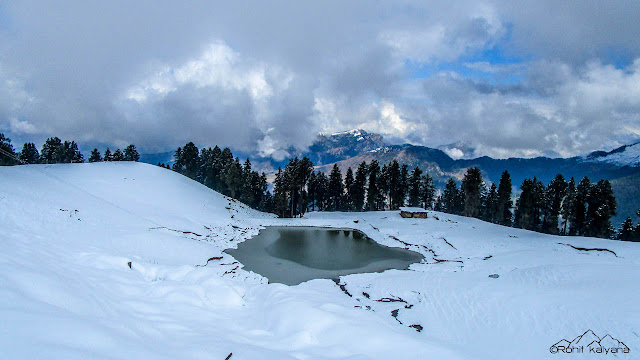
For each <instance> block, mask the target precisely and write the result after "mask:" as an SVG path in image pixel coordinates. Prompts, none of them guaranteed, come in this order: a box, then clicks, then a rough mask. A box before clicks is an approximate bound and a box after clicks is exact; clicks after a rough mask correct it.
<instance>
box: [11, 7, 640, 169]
mask: <svg viewBox="0 0 640 360" xmlns="http://www.w3.org/2000/svg"><path fill="white" fill-rule="evenodd" d="M516 3H517V4H516ZM638 17H640V2H638V1H635V0H628V1H625V0H608V1H602V0H581V1H557V0H524V1H518V2H514V1H502V0H494V1H484V0H479V1H476V0H474V1H470V0H460V1H455V2H452V1H448V0H447V1H445V0H434V1H431V0H426V1H425V0H418V1H412V0H400V1H393V2H385V1H356V0H354V1H332V0H327V1H313V2H311V1H264V0H262V1H224V2H217V1H211V0H205V1H199V0H194V1H188V2H175V1H166V0H153V1H151V0H148V1H147V0H141V1H130V0H129V1H121V0H111V1H92V0H87V1H67V0H59V1H35V0H20V1H0V132H3V133H5V135H7V136H8V137H10V138H12V140H13V143H14V145H16V144H18V145H20V144H22V143H23V142H27V141H29V142H35V143H36V144H37V145H39V144H41V143H42V142H43V141H44V140H45V139H46V138H47V137H50V136H58V137H60V138H62V139H69V140H76V141H77V142H79V143H80V144H81V145H82V146H83V147H93V146H98V147H106V146H111V147H124V146H126V145H127V144H130V143H133V144H136V146H137V147H138V148H140V149H141V150H142V151H143V152H148V153H152V152H162V151H168V150H172V149H175V148H176V147H177V146H180V145H183V144H185V143H186V142H188V141H193V142H195V143H196V144H197V145H199V146H213V145H220V146H229V147H231V148H232V149H235V150H237V151H242V152H244V153H253V154H256V155H260V156H273V157H274V158H282V157H286V156H287V155H288V152H287V151H288V149H291V148H296V149H299V150H303V149H305V148H306V147H307V146H309V145H310V144H311V143H312V141H313V140H314V138H315V136H316V134H317V133H318V132H325V133H326V132H329V133H330V132H339V131H344V130H349V129H355V128H361V129H365V130H367V131H371V132H377V133H380V134H382V135H384V136H385V138H386V139H388V140H389V141H391V142H394V143H412V144H416V145H426V146H431V147H435V146H438V145H442V144H448V143H453V142H457V141H463V142H465V143H467V144H470V145H471V146H473V147H474V148H476V153H477V154H479V155H489V156H494V157H501V158H503V157H533V156H540V155H544V156H560V157H569V156H575V155H583V154H586V153H589V152H591V151H594V150H600V149H604V150H610V149H612V148H615V147H617V146H619V145H622V144H626V143H630V142H632V141H634V140H637V139H639V138H640V36H638V34H640V22H639V21H637V19H638ZM17 147H20V146H17Z"/></svg>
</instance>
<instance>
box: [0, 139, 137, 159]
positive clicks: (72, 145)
mask: <svg viewBox="0 0 640 360" xmlns="http://www.w3.org/2000/svg"><path fill="white" fill-rule="evenodd" d="M0 149H1V150H3V152H4V153H5V154H4V155H5V156H0V166H2V165H17V164H64V163H83V162H84V155H82V153H81V152H80V150H79V149H78V144H77V143H76V142H75V141H67V140H65V141H62V140H60V138H58V137H50V138H48V139H47V140H46V141H45V142H44V144H43V145H42V149H41V150H40V151H38V148H37V147H36V145H35V144H34V143H31V142H29V143H25V144H24V145H23V146H22V150H21V151H19V152H16V151H15V149H14V148H13V145H12V144H11V139H9V138H7V137H6V136H5V135H4V134H2V133H0ZM138 160H140V154H139V153H138V150H137V149H136V146H135V145H133V144H131V145H129V146H127V147H126V148H125V149H124V151H121V150H120V149H117V150H116V151H115V152H113V153H111V150H109V148H107V150H105V152H104V157H103V156H101V154H100V151H98V149H97V148H94V149H93V151H91V155H90V156H89V162H98V161H138Z"/></svg>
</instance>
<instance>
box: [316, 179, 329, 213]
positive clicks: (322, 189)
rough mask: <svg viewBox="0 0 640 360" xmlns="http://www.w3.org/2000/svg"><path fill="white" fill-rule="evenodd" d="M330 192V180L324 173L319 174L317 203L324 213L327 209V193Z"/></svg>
mask: <svg viewBox="0 0 640 360" xmlns="http://www.w3.org/2000/svg"><path fill="white" fill-rule="evenodd" d="M328 192H329V178H328V177H327V175H326V174H325V173H323V172H320V173H318V175H317V177H316V202H317V203H318V209H319V210H320V211H324V210H326V209H327V193H328Z"/></svg>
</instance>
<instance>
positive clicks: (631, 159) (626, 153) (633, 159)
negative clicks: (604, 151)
mask: <svg viewBox="0 0 640 360" xmlns="http://www.w3.org/2000/svg"><path fill="white" fill-rule="evenodd" d="M595 160H597V161H601V162H608V163H611V164H615V165H620V166H638V165H639V164H640V143H636V144H633V145H627V146H626V147H625V148H624V150H623V151H620V152H614V153H610V154H608V155H606V156H602V157H597V158H595Z"/></svg>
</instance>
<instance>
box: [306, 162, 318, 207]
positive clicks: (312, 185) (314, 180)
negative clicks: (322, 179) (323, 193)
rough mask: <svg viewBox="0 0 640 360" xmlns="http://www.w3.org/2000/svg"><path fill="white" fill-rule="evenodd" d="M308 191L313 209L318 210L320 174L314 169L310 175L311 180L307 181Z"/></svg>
mask: <svg viewBox="0 0 640 360" xmlns="http://www.w3.org/2000/svg"><path fill="white" fill-rule="evenodd" d="M307 193H308V194H309V202H310V203H311V211H314V210H317V209H318V207H317V201H318V175H317V173H316V172H315V171H312V172H311V174H310V175H309V182H308V183H307Z"/></svg>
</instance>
